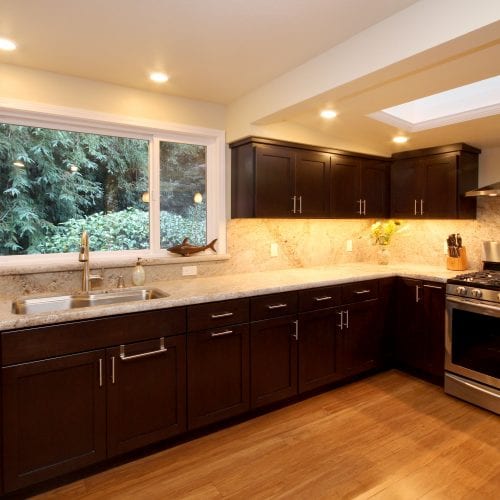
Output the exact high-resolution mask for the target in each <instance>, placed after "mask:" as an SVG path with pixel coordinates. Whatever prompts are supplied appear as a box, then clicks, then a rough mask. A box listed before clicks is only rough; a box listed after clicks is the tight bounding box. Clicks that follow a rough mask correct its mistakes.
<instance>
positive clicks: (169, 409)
mask: <svg viewBox="0 0 500 500" xmlns="http://www.w3.org/2000/svg"><path fill="white" fill-rule="evenodd" d="M106 354H107V363H108V383H107V387H108V455H109V456H113V455H118V454H120V453H124V452H126V451H129V450H132V449H135V448H138V447H141V446H145V445H147V444H150V443H153V442H156V441H160V440H161V439H165V438H167V437H170V436H173V435H176V434H179V433H181V432H183V431H184V430H185V428H186V415H185V406H186V397H185V394H186V364H185V355H186V350H185V336H184V335H178V336H174V337H166V338H162V339H155V340H151V341H145V342H137V343H133V344H127V345H124V346H120V347H114V348H111V349H107V353H106Z"/></svg>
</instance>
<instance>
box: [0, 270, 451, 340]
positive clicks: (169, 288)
mask: <svg viewBox="0 0 500 500" xmlns="http://www.w3.org/2000/svg"><path fill="white" fill-rule="evenodd" d="M456 274H457V273H456V271H447V270H446V269H444V268H442V267H437V266H426V265H421V264H415V265H413V264H392V265H388V266H380V265H374V264H363V263H358V264H342V265H338V266H325V267H312V268H299V269H286V270H282V271H265V272H258V273H245V274H232V275H224V276H213V277H198V278H190V279H180V280H169V281H156V282H150V283H147V284H146V286H147V287H148V288H157V289H159V290H161V291H162V292H164V293H167V294H168V297H165V298H160V299H154V300H148V301H143V302H127V303H122V304H113V305H102V306H95V307H88V308H80V309H72V310H69V311H58V312H51V313H43V314H30V315H19V314H13V313H12V312H11V304H12V300H1V301H0V331H5V330H11V329H16V328H28V327H32V326H40V325H49V324H54V323H63V322H67V321H78V320H82V319H88V318H96V317H104V316H112V315H116V314H126V313H131V312H138V311H147V310H152V309H163V308H167V307H177V306H184V305H189V304H199V303H202V302H212V301H217V300H226V299H236V298H241V297H249V296H253V295H264V294H268V293H276V292H285V291H290V290H300V289H303V288H314V287H319V286H328V285H336V284H340V283H348V282H352V281H363V280H370V279H377V278H388V277H392V276H402V277H407V278H415V279H424V280H431V281H438V282H443V283H444V282H446V280H447V279H448V278H451V277H453V276H455V275H456ZM12 299H14V297H12Z"/></svg>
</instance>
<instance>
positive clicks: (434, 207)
mask: <svg viewBox="0 0 500 500" xmlns="http://www.w3.org/2000/svg"><path fill="white" fill-rule="evenodd" d="M422 163H423V168H425V194H424V197H423V205H422V216H423V217H432V218H453V217H457V155H455V154H441V155H435V156H432V157H430V158H426V159H424V160H422Z"/></svg>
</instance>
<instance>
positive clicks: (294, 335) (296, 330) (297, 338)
mask: <svg viewBox="0 0 500 500" xmlns="http://www.w3.org/2000/svg"><path fill="white" fill-rule="evenodd" d="M293 324H294V326H295V331H294V333H293V334H292V337H293V338H294V339H295V340H299V320H297V319H296V320H295V321H293Z"/></svg>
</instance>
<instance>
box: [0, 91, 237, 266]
mask: <svg viewBox="0 0 500 500" xmlns="http://www.w3.org/2000/svg"><path fill="white" fill-rule="evenodd" d="M0 122H1V123H9V124H13V125H26V126H35V127H45V128H56V129H60V130H70V131H74V132H86V133H93V134H101V135H112V136H118V137H127V138H131V139H145V140H148V141H149V145H150V154H149V190H150V192H149V194H150V211H149V213H150V248H149V249H147V250H120V251H109V252H102V251H101V252H92V254H91V259H92V262H93V264H94V266H95V265H100V266H102V267H118V266H120V265H129V264H131V263H132V262H134V261H135V259H137V257H142V258H144V259H146V262H151V263H159V264H168V263H178V262H185V260H186V259H185V258H184V257H179V256H175V255H173V254H171V253H170V252H168V251H167V250H165V249H163V250H162V249H160V228H159V224H160V199H159V187H160V183H159V180H160V169H159V148H158V146H159V142H160V141H171V142H180V143H188V144H200V145H204V146H206V148H207V150H206V151H207V158H206V159H207V169H206V171H207V173H206V175H207V177H206V197H207V200H206V206H207V242H209V241H211V240H213V239H215V238H217V247H216V248H217V254H215V255H214V254H212V253H209V252H207V253H204V252H202V253H200V254H196V255H194V256H191V257H190V258H189V261H190V262H193V261H205V260H220V259H226V258H228V256H227V255H226V196H225V172H226V168H225V132H224V130H219V129H211V128H203V127H194V126H189V125H182V124H177V123H168V122H161V121H156V120H148V119H139V118H133V117H130V116H124V115H114V114H109V113H100V112H95V111H87V110H83V109H77V108H68V107H62V106H52V105H44V104H39V103H33V102H27V101H19V100H15V99H0ZM89 236H90V238H92V235H91V234H90V235H89ZM56 262H57V263H58V265H59V267H60V268H68V269H70V268H73V267H79V266H78V259H77V253H76V252H68V253H58V254H33V255H9V256H0V269H4V270H5V268H9V267H14V266H15V268H16V269H17V270H18V271H21V268H23V267H24V266H30V265H47V266H49V267H50V268H53V267H54V263H56ZM69 264H73V265H71V266H69V267H68V265H69ZM111 264H112V265H111ZM75 265H76V266H75ZM49 267H47V268H46V270H49ZM44 270H45V269H44Z"/></svg>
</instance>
